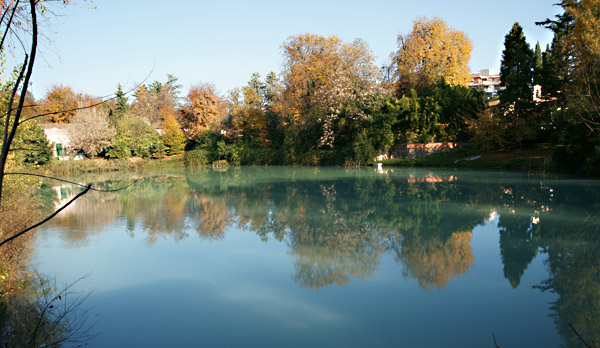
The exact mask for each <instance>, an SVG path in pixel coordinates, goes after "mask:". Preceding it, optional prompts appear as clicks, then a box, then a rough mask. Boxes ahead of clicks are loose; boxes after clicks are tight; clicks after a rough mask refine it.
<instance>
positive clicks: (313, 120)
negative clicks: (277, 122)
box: [282, 33, 379, 145]
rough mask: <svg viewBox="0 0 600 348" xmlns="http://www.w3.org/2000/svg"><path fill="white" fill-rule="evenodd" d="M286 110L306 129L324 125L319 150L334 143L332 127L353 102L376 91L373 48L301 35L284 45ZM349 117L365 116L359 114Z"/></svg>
mask: <svg viewBox="0 0 600 348" xmlns="http://www.w3.org/2000/svg"><path fill="white" fill-rule="evenodd" d="M283 54H284V57H285V63H284V73H283V83H284V88H285V89H284V94H283V98H282V99H283V101H284V102H283V103H284V110H285V111H287V112H286V113H287V114H288V115H291V116H292V119H293V121H294V122H295V123H296V124H298V125H299V126H301V127H304V128H308V127H312V126H314V125H315V124H320V125H321V126H322V129H321V131H322V134H323V135H322V137H321V139H320V145H330V144H331V142H332V140H333V136H334V134H333V132H332V130H331V126H332V124H333V123H334V121H335V120H336V119H337V118H338V116H339V114H340V113H341V112H342V109H343V108H344V107H345V106H347V105H348V104H349V103H351V102H361V101H363V100H366V98H367V97H368V96H371V95H372V94H373V93H375V92H376V90H377V89H376V86H377V80H378V77H379V70H378V68H377V67H376V66H375V64H374V59H375V58H374V56H373V55H372V54H371V51H370V49H369V47H368V45H367V44H366V43H365V42H363V41H361V40H355V41H353V42H351V43H343V42H342V40H341V39H339V38H338V37H335V36H330V37H322V36H318V35H313V34H309V33H306V34H301V35H297V36H292V37H290V38H289V39H288V40H287V41H286V42H285V43H284V44H283ZM348 116H350V117H357V118H361V117H366V115H364V114H362V113H360V112H357V113H356V114H352V115H348Z"/></svg>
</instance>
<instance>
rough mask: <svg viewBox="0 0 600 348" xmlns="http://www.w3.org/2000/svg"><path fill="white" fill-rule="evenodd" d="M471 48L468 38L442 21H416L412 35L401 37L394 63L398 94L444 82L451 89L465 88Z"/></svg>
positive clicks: (468, 75)
mask: <svg viewBox="0 0 600 348" xmlns="http://www.w3.org/2000/svg"><path fill="white" fill-rule="evenodd" d="M472 49H473V46H472V44H471V40H469V38H468V37H467V35H466V34H465V33H463V32H461V31H458V30H455V29H453V28H450V27H449V26H448V24H446V22H445V21H443V20H442V19H440V18H433V19H427V18H419V19H417V20H415V21H414V23H413V29H412V31H411V32H410V33H409V34H407V35H402V34H400V35H398V51H397V52H396V53H395V55H394V63H395V65H396V80H397V81H398V87H399V91H400V92H405V91H407V90H409V89H411V88H416V89H419V88H422V87H424V86H429V85H433V84H435V83H437V82H438V81H440V80H441V79H443V80H444V81H445V82H446V83H447V84H449V85H451V86H458V85H466V84H467V83H468V82H469V80H470V70H469V65H468V64H469V59H471V51H472Z"/></svg>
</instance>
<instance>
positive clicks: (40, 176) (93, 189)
mask: <svg viewBox="0 0 600 348" xmlns="http://www.w3.org/2000/svg"><path fill="white" fill-rule="evenodd" d="M4 174H5V175H26V176H36V177H39V178H45V179H52V180H56V181H61V182H66V183H67V184H73V185H77V186H81V187H87V186H88V185H83V184H80V183H77V182H74V181H69V180H65V179H60V178H56V177H53V176H46V175H42V174H33V173H16V172H15V173H13V172H9V173H4ZM139 180H140V179H135V180H134V181H133V182H132V183H130V184H129V185H127V186H123V187H120V188H118V189H114V190H101V189H95V188H90V190H91V191H97V192H119V191H123V190H125V189H127V188H129V187H131V186H133V185H135V184H136V183H137V182H138V181H139Z"/></svg>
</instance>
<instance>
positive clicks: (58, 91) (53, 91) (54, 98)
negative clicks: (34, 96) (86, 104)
mask: <svg viewBox="0 0 600 348" xmlns="http://www.w3.org/2000/svg"><path fill="white" fill-rule="evenodd" d="M77 103H78V98H77V94H75V92H73V90H72V89H71V87H68V86H63V85H54V86H52V87H50V88H49V89H48V90H47V91H46V95H45V96H44V98H43V100H42V106H41V108H42V112H43V113H49V114H51V115H50V119H51V121H52V122H58V123H66V122H69V120H70V119H71V118H72V117H73V116H74V115H75V111H74V109H76V108H77Z"/></svg>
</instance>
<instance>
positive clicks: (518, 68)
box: [500, 23, 534, 113]
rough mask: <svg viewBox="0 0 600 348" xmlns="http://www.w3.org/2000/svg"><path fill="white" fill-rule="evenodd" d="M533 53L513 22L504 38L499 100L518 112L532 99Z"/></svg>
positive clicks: (518, 27)
mask: <svg viewBox="0 0 600 348" xmlns="http://www.w3.org/2000/svg"><path fill="white" fill-rule="evenodd" d="M533 58H534V54H533V51H532V50H531V48H530V47H529V44H528V43H527V41H525V35H524V34H523V28H522V27H521V26H520V25H519V23H515V24H514V25H513V27H512V29H511V30H510V32H509V33H508V34H507V35H506V36H505V38H504V51H502V62H501V63H500V84H501V86H502V87H504V90H502V91H501V92H500V101H501V102H502V103H503V104H505V105H507V106H508V105H514V109H513V110H514V111H515V112H517V113H519V111H520V110H521V109H523V108H527V107H528V106H529V105H530V104H531V101H532V99H533V89H532V83H533V62H534V59H533Z"/></svg>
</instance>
